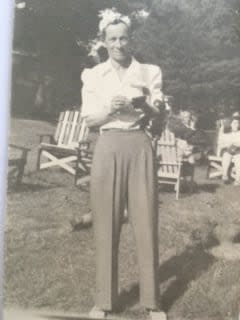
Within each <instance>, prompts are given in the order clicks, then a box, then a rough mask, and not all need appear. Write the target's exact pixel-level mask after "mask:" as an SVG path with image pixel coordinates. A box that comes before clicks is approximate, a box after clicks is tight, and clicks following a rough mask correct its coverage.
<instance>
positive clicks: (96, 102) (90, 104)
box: [81, 69, 101, 117]
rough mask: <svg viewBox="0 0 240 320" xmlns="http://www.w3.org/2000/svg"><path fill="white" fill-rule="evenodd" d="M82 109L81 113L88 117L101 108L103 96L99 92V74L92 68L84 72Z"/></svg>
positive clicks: (82, 77)
mask: <svg viewBox="0 0 240 320" xmlns="http://www.w3.org/2000/svg"><path fill="white" fill-rule="evenodd" d="M81 79H82V82H83V87H82V109H81V115H82V116H83V117H87V116H89V115H93V114H96V113H97V112H98V111H99V110H100V108H101V97H99V96H98V94H97V90H96V87H97V82H98V81H97V75H96V74H95V73H94V72H93V70H92V69H85V70H83V72H82V75H81Z"/></svg>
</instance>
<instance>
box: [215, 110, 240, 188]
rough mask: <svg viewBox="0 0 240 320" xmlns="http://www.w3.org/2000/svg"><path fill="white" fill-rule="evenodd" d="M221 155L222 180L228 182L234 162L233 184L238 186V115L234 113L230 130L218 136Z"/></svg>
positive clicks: (239, 136)
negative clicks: (234, 174)
mask: <svg viewBox="0 0 240 320" xmlns="http://www.w3.org/2000/svg"><path fill="white" fill-rule="evenodd" d="M219 144H220V145H221V149H222V150H221V155H222V170H223V175H222V180H223V182H224V183H228V182H229V169H230V166H231V164H232V162H234V165H235V172H236V176H235V182H234V185H235V186H240V115H239V113H234V114H233V117H232V120H231V123H230V131H229V132H227V133H225V134H223V135H222V136H221V138H220V141H219Z"/></svg>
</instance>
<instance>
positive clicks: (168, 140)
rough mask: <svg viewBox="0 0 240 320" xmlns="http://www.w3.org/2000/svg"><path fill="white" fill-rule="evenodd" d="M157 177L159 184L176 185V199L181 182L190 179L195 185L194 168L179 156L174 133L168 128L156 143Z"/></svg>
mask: <svg viewBox="0 0 240 320" xmlns="http://www.w3.org/2000/svg"><path fill="white" fill-rule="evenodd" d="M155 150H156V160H157V176H158V183H159V184H170V185H174V187H175V191H176V199H177V200H178V199H179V194H180V185H181V181H182V180H183V179H184V180H185V179H186V178H187V177H190V182H191V187H192V185H193V177H194V166H193V165H191V164H189V163H186V162H184V161H183V159H182V158H181V156H179V155H178V150H177V143H176V138H175V135H174V133H172V132H171V131H170V130H169V129H168V128H167V127H166V128H165V129H164V130H163V132H162V135H161V137H160V139H159V140H158V141H157V142H156V149H155Z"/></svg>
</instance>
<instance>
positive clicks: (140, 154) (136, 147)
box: [91, 130, 159, 310]
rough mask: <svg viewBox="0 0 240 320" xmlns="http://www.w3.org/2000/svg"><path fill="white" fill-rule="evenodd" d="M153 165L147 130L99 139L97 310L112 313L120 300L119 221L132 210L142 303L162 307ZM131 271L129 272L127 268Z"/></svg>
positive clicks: (94, 197)
mask: <svg viewBox="0 0 240 320" xmlns="http://www.w3.org/2000/svg"><path fill="white" fill-rule="evenodd" d="M154 163H155V161H154V154H153V149H152V145H151V140H150V138H149V137H148V136H147V135H146V134H145V133H144V132H143V131H140V130H139V131H132V132H129V131H128V132H125V131H123V132H122V131H107V132H104V133H103V134H102V135H100V137H99V139H98V141H97V144H96V147H95V152H94V157H93V163H92V171H91V175H92V176H91V203H92V210H93V215H94V233H95V243H96V301H95V303H96V306H97V307H99V308H101V309H103V310H113V309H114V308H115V307H116V306H117V298H118V249H119V239H120V231H121V221H122V216H123V212H124V209H125V207H126V208H127V210H128V214H129V219H130V222H131V224H132V228H133V232H134V235H135V240H136V247H137V256H138V264H139V276H140V303H141V305H142V306H144V307H145V308H150V309H155V308H157V307H158V303H159V296H158V287H159V283H158V206H157V183H156V174H155V164H154ZM126 272H127V270H126Z"/></svg>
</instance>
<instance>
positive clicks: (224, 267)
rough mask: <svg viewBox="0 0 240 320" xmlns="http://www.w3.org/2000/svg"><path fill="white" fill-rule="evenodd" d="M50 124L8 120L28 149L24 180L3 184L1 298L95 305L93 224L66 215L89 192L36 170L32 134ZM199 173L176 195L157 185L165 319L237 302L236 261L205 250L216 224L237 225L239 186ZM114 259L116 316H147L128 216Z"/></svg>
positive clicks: (40, 304) (83, 204) (220, 313)
mask: <svg viewBox="0 0 240 320" xmlns="http://www.w3.org/2000/svg"><path fill="white" fill-rule="evenodd" d="M53 131H54V126H52V125H51V124H48V123H45V122H40V121H31V120H20V119H18V120H16V119H13V120H12V127H11V133H10V141H11V142H12V143H17V144H20V145H23V146H26V147H30V148H31V151H30V153H29V157H28V163H27V167H26V170H25V175H24V178H23V184H22V186H21V187H19V188H17V189H16V188H13V187H9V189H8V197H7V214H6V219H5V256H4V269H5V276H4V304H5V306H6V307H9V306H11V307H12V306H15V307H19V308H26V309H39V310H42V311H45V310H54V311H65V312H75V313H82V312H87V311H88V310H89V309H90V308H91V307H92V306H93V304H94V298H93V297H94V286H95V283H94V276H95V260H94V257H95V249H94V241H93V231H92V229H91V228H90V229H87V230H82V231H78V232H72V230H71V227H70V224H69V220H70V219H71V218H72V217H77V216H81V215H82V214H84V213H85V212H87V211H88V210H89V194H88V193H87V192H84V191H81V190H79V189H78V188H76V187H74V186H73V177H71V176H69V175H68V174H66V173H64V172H62V171H61V170H58V169H49V170H46V171H41V172H36V170H35V166H36V156H37V152H36V151H37V145H38V136H37V135H38V134H40V133H51V132H53ZM205 176H206V168H204V167H200V168H197V174H196V179H195V180H196V182H197V183H198V188H197V191H196V192H194V193H193V194H188V193H183V194H182V195H181V198H180V200H179V201H176V200H175V193H174V192H173V191H171V190H169V191H166V190H165V191H162V192H160V193H159V221H160V223H159V252H160V261H159V264H160V267H159V276H160V284H159V285H160V289H161V294H162V304H163V307H164V309H165V310H166V311H167V312H168V315H169V318H170V319H230V318H232V317H234V316H236V314H237V312H238V310H239V309H240V281H239V279H240V262H239V261H227V260H221V259H216V258H214V257H213V256H212V255H211V254H210V253H209V249H210V247H211V246H213V245H214V244H215V243H216V241H215V239H214V237H213V233H212V231H213V228H214V225H215V224H219V225H225V224H226V223H240V217H239V206H240V201H239V195H240V192H239V191H240V188H239V187H238V188H237V187H233V186H224V185H222V184H221V183H219V182H218V181H214V182H213V181H211V182H210V181H207V180H206V178H205ZM143 236H144V235H143ZM119 264H120V270H119V282H120V292H121V293H120V298H119V299H120V301H121V306H122V311H121V312H120V314H119V316H122V317H130V318H134V319H143V318H144V313H143V311H142V309H141V308H140V306H139V302H138V301H139V287H138V268H137V257H136V252H135V243H134V239H133V234H132V231H131V227H130V225H129V224H126V225H124V226H123V230H122V234H121V245H120V255H119ZM236 319H237V318H236Z"/></svg>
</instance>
